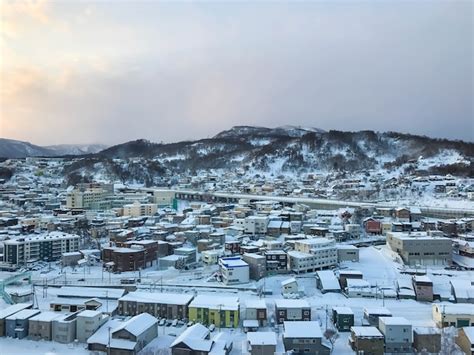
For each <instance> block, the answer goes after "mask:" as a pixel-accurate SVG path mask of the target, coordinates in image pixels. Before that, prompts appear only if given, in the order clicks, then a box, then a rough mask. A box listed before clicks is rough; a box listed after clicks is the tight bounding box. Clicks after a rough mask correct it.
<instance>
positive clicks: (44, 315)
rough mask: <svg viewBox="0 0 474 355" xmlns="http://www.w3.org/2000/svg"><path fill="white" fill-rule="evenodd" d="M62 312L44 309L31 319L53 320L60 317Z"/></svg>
mask: <svg viewBox="0 0 474 355" xmlns="http://www.w3.org/2000/svg"><path fill="white" fill-rule="evenodd" d="M60 316H61V314H60V313H58V312H53V311H44V312H41V313H40V314H37V315H36V316H34V317H31V318H30V321H39V322H51V321H52V320H53V319H56V318H58V317H60Z"/></svg>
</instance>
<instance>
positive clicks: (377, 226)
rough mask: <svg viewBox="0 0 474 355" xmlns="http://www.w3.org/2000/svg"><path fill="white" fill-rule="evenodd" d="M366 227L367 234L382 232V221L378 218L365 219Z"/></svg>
mask: <svg viewBox="0 0 474 355" xmlns="http://www.w3.org/2000/svg"><path fill="white" fill-rule="evenodd" d="M363 225H364V229H365V232H366V233H367V234H382V222H381V221H380V220H379V219H376V218H372V217H369V218H366V219H364V221H363Z"/></svg>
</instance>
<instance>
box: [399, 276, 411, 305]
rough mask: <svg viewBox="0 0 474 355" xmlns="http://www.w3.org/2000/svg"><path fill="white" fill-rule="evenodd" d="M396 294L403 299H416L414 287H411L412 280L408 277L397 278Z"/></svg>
mask: <svg viewBox="0 0 474 355" xmlns="http://www.w3.org/2000/svg"><path fill="white" fill-rule="evenodd" d="M397 295H398V298H399V299H401V300H403V299H405V300H414V299H416V294H415V289H414V287H413V281H412V280H409V279H403V278H400V279H398V280H397Z"/></svg>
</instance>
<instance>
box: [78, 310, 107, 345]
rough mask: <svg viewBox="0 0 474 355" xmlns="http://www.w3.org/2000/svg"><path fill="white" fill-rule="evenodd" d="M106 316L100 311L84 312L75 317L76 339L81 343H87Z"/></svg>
mask: <svg viewBox="0 0 474 355" xmlns="http://www.w3.org/2000/svg"><path fill="white" fill-rule="evenodd" d="M108 318H109V317H108V315H106V314H103V313H102V312H100V311H92V310H85V311H82V312H81V313H79V314H78V315H77V318H76V327H77V330H76V337H77V340H78V341H79V342H81V343H85V342H87V339H89V337H91V336H92V334H94V333H95V332H96V330H97V329H99V328H100V327H101V326H102V325H103V324H104V323H105V322H106V321H107V320H108Z"/></svg>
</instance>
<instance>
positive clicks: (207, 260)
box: [201, 250, 224, 265]
mask: <svg viewBox="0 0 474 355" xmlns="http://www.w3.org/2000/svg"><path fill="white" fill-rule="evenodd" d="M223 254H224V253H223V251H221V250H204V251H203V252H202V253H201V260H202V262H203V263H204V264H206V265H216V264H217V263H218V261H219V258H220V257H221V256H222V255H223Z"/></svg>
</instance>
